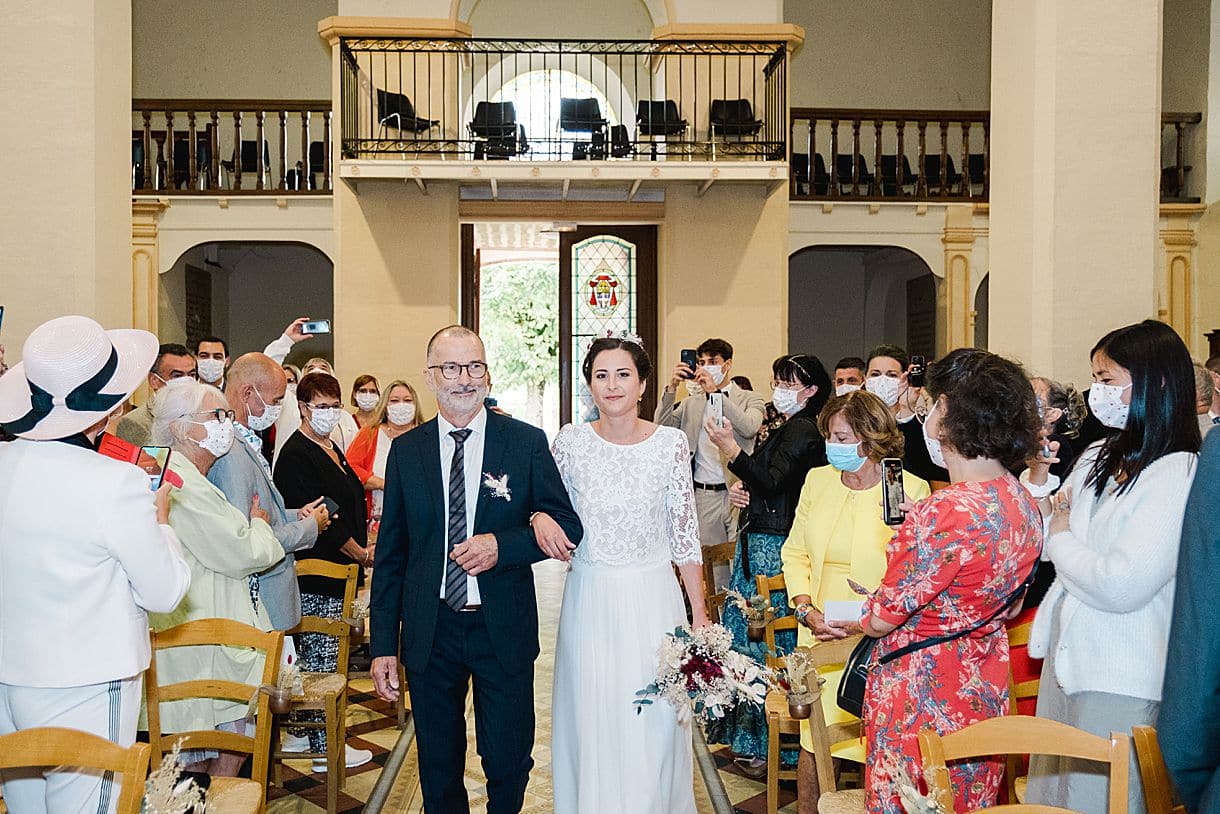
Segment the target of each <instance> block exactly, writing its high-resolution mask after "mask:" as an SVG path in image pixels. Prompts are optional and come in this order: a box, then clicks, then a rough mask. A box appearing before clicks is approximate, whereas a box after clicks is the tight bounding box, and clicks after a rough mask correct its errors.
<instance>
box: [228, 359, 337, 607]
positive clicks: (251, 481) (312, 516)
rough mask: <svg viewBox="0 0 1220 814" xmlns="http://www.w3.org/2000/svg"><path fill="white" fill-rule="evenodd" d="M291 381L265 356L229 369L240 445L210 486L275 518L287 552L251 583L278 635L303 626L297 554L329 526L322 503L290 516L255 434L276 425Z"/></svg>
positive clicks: (231, 403)
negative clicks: (254, 504) (256, 506)
mask: <svg viewBox="0 0 1220 814" xmlns="http://www.w3.org/2000/svg"><path fill="white" fill-rule="evenodd" d="M287 384H288V380H287V378H286V377H285V376H284V369H283V368H281V367H280V366H279V364H277V363H276V362H275V361H274V360H272V359H271V358H270V357H268V356H265V355H263V354H261V353H247V354H246V355H244V356H242V357H241V358H239V359H238V360H237V361H236V362H234V363H233V365H232V367H230V368H229V375H228V379H227V381H226V382H225V397H226V398H227V399H228V401H229V407H230V408H231V409H232V410H233V430H234V433H235V435H236V436H237V438H236V440H237V441H238V442H239V443H235V444H233V449H232V451H231V452H230V453H229V454H228V455H224V456H221V457H220V458H218V459H217V461H216V463H215V464H213V465H212V468H211V470H210V471H209V472H208V480H209V481H211V482H212V483H213V484H214V485H215V486H216V488H218V489H220V491H222V492H224V494H225V497H226V498H228V500H229V502H230V503H232V504H233V505H234V506H236V507H237V508H239V509H241V510H242V511H243V512H246V511H248V509H249V506H250V503H251V501H252V500H253V499H254V496H255V495H258V502H259V504H260V505H261V506H262V508H263V510H264V511H266V512H267V514H268V515H269V516H270V522H271V529H272V531H274V532H275V536H276V539H278V540H279V541H280V546H281V547H283V549H284V554H285V556H284V559H282V560H280V562H278V563H277V564H276V565H275V566H274V567H272V568H271V569H269V570H267V571H264V572H263V573H261V574H258V575H257V576H255V577H251V586H250V587H251V590H252V591H254V590H256V591H258V593H259V596H261V598H262V600H263V606H264V607H265V608H266V609H267V615H268V616H270V617H271V624H272V625H274V626H275V629H276V630H288V629H290V628H292V627H295V626H296V624H297V623H298V622H300V621H301V592H300V590H299V589H298V588H297V575H296V567H295V566H296V562H295V559H294V557H293V554H294V552H297V551H301V550H303V549H308V548H311V547H313V544H314V543H315V542H317V540H318V532H320V531H322V530H324V529H326V527H327V526H329V525H330V517H329V516H328V514H327V511H326V507H325V506H323V505H321V503H320V500H319V501H315V502H314V503H313V504H310V505H309V506H305V507H304V508H301V509H295V510H289V509H287V508H285V507H284V499H283V497H281V496H280V493H279V490H278V489H276V488H275V483H274V482H273V481H272V480H271V467H270V466H268V465H267V459H266V458H264V457H263V455H262V439H260V438H259V437H258V435H257V434H256V432H255V431H256V430H262V429H265V428H267V427H269V426H271V425H273V424H274V423H275V419H276V418H277V417H278V416H279V412H280V402H281V401H283V400H284V392H285V390H286V388H287Z"/></svg>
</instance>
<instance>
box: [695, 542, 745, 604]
mask: <svg viewBox="0 0 1220 814" xmlns="http://www.w3.org/2000/svg"><path fill="white" fill-rule="evenodd" d="M736 554H737V541H736V540H729V541H728V542H727V543H719V544H718V545H713V546H708V547H707V548H705V549H703V601H704V603H705V605H706V606H707V618H709V619H711V620H712V621H713V622H716V623H719V622H720V617H721V614H722V613H723V611H724V600H725V592H726V591H727V590H728V589H727V588H726V589H723V590H717V589H716V576H715V569H716V566H717V565H726V564H727V565H729V566H732V564H733V558H734V557H735V556H736Z"/></svg>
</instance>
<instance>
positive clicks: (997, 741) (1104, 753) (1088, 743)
mask: <svg viewBox="0 0 1220 814" xmlns="http://www.w3.org/2000/svg"><path fill="white" fill-rule="evenodd" d="M919 751H920V753H921V754H922V756H923V767H924V777H925V779H926V782H927V783H928V790H929V792H930V794H931V796H932V798H933V800H934V801H935V802H937V803H938V804H939V805H940V806H942V808H943V810H944V811H953V784H952V783H951V782H950V778H949V770H948V768H947V764H948V763H949V762H951V761H954V760H961V759H962V758H971V757H986V756H989V755H1010V754H1024V755H1028V754H1036V755H1058V756H1062V757H1074V758H1079V759H1081V760H1092V761H1095V762H1097V763H1105V764H1108V765H1109V775H1110V791H1109V803H1108V809H1107V810H1108V811H1109V812H1110V814H1122V813H1123V812H1126V810H1127V780H1128V778H1127V766H1128V761H1129V760H1130V739H1129V738H1128V737H1127V736H1126V735H1124V734H1122V733H1120V732H1111V733H1110V737H1109V738H1103V737H1099V736H1097V735H1093V734H1091V733H1089V732H1085V731H1083V730H1081V729H1076V728H1075V727H1072V726H1068V725H1067V724H1064V723H1060V722H1058V721H1052V720H1050V719H1048V718H1034V717H1031V716H1028V715H1004V716H1001V717H999V718H989V719H987V720H984V721H979V722H977V723H974V724H971V725H970V726H967V727H965V728H963V729H959V730H958V731H956V732H951V733H949V734H948V735H940V734H938V733H937V732H936V730H934V729H931V728H928V729H925V730H924V731H922V732H920V733H919ZM999 810H1009V811H1017V810H1018V809H1017V807H1015V806H1014V807H1008V806H1002V807H1001V809H999ZM1027 810H1030V811H1039V812H1051V811H1066V809H1057V808H1050V807H1047V806H1038V807H1036V808H1033V809H1027Z"/></svg>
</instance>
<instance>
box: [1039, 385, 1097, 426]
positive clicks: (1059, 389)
mask: <svg viewBox="0 0 1220 814" xmlns="http://www.w3.org/2000/svg"><path fill="white" fill-rule="evenodd" d="M1031 381H1038V382H1042V384H1043V386H1045V387H1046V400H1047V401H1048V402H1050V403H1049V404H1046V405H1045V406H1046V407H1058V408H1059V409H1060V410H1062V411H1063V415H1062V416H1061V417H1060V418H1059V420H1058V421H1056V422H1055V426H1054V427H1053V428H1052V429H1053V431H1054V432H1057V433H1062V434H1063V435H1066V436H1067V437H1068V438H1075V437H1076V436H1078V435H1080V428H1081V427H1082V426H1083V425H1084V421H1085V419H1086V418H1088V417H1089V408H1088V407H1086V406H1085V403H1084V396H1083V395H1081V393H1080V391H1079V390H1077V389H1076V388H1075V387H1074V386H1073V385H1070V384H1065V383H1063V382H1057V381H1055V380H1054V379H1048V378H1046V377H1045V376H1035V377H1034V378H1033V379H1032V380H1031Z"/></svg>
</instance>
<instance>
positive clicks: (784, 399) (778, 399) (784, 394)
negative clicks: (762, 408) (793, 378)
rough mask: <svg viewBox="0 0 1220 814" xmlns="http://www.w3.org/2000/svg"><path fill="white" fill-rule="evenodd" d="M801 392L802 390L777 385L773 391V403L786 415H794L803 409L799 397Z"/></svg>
mask: <svg viewBox="0 0 1220 814" xmlns="http://www.w3.org/2000/svg"><path fill="white" fill-rule="evenodd" d="M799 392H801V391H800V390H789V389H787V388H785V387H777V388H775V389H774V390H772V391H771V404H772V406H774V407H775V409H776V410H779V411H780V412H781V413H783V414H784V415H792V414H793V413H795V412H797V411H798V410H800V409H801V403H800V399H799V398H798V397H797V393H799Z"/></svg>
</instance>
